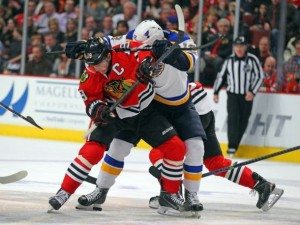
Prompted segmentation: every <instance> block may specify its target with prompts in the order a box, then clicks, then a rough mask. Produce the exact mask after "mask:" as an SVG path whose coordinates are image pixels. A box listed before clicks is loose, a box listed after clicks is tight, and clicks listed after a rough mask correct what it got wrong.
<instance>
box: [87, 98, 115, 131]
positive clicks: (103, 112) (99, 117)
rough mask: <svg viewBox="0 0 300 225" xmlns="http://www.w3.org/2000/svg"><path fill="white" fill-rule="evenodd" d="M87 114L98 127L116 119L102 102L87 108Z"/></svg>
mask: <svg viewBox="0 0 300 225" xmlns="http://www.w3.org/2000/svg"><path fill="white" fill-rule="evenodd" d="M87 114H88V116H89V117H91V119H92V120H93V121H94V123H95V124H96V125H97V126H105V125H107V124H108V123H111V122H113V120H114V119H116V115H115V114H114V113H113V112H111V111H110V110H109V107H108V106H107V105H106V104H105V103H104V102H102V101H100V100H97V101H94V102H93V103H92V104H90V105H89V107H87Z"/></svg>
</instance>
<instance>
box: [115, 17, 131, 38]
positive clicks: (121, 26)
mask: <svg viewBox="0 0 300 225" xmlns="http://www.w3.org/2000/svg"><path fill="white" fill-rule="evenodd" d="M128 31H129V26H128V23H127V22H126V21H125V20H120V21H119V22H118V23H117V27H116V30H115V31H114V36H121V35H125V34H127V33H128Z"/></svg>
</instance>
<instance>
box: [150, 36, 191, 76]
mask: <svg viewBox="0 0 300 225" xmlns="http://www.w3.org/2000/svg"><path fill="white" fill-rule="evenodd" d="M171 46H172V43H171V42H170V41H169V40H156V41H155V42H154V43H153V45H152V52H153V54H154V55H155V57H156V58H159V57H161V56H162V55H163V54H164V52H166V51H167V50H168V49H169V48H170V47H171ZM163 62H164V63H166V64H169V65H171V66H173V67H175V68H176V69H179V70H181V71H188V70H189V69H190V67H191V61H190V60H189V58H188V56H187V54H185V53H184V52H183V51H182V50H181V49H180V48H177V49H174V50H173V52H172V53H170V55H169V56H168V57H166V58H165V59H164V60H163Z"/></svg>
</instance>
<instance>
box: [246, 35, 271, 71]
mask: <svg viewBox="0 0 300 225" xmlns="http://www.w3.org/2000/svg"><path fill="white" fill-rule="evenodd" d="M270 49H271V46H270V39H269V38H268V37H262V38H261V39H260V40H259V43H258V48H255V47H254V49H253V50H250V52H252V53H253V54H254V55H256V56H257V58H258V59H259V61H260V64H261V65H262V67H263V66H264V63H265V60H266V58H268V57H269V56H271V55H272V53H271V50H270Z"/></svg>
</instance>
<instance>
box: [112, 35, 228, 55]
mask: <svg viewBox="0 0 300 225" xmlns="http://www.w3.org/2000/svg"><path fill="white" fill-rule="evenodd" d="M223 38H224V37H223V36H220V37H218V38H216V39H214V40H212V41H210V42H208V43H206V44H204V45H199V46H195V47H186V48H178V49H181V50H183V51H186V50H200V49H204V48H207V47H209V46H211V45H213V44H214V43H216V42H217V41H218V40H219V39H223ZM114 50H115V51H117V52H121V51H130V52H137V51H149V50H152V47H151V46H148V47H144V48H140V47H137V48H115V49H114Z"/></svg>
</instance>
